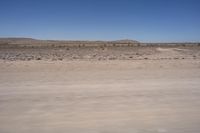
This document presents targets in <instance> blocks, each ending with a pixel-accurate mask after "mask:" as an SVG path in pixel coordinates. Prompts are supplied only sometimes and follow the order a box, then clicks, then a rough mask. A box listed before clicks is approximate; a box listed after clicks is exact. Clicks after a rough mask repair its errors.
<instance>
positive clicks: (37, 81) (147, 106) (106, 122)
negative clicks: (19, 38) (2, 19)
mask: <svg viewBox="0 0 200 133" xmlns="http://www.w3.org/2000/svg"><path fill="white" fill-rule="evenodd" d="M99 49H100V50H101V51H100V52H99V50H98V49H91V48H88V49H87V48H83V49H81V50H80V49H79V50H77V49H75V48H71V49H68V48H65V49H63V48H60V49H59V48H57V49H53V50H49V49H45V50H44V49H43V50H41V49H39V50H38V49H32V50H30V49H27V48H24V49H17V48H16V49H9V48H1V49H0V132H1V133H199V132H200V59H199V57H200V52H199V51H200V50H199V49H200V48H199V47H189V48H187V47H186V48H185V47H169V48H165V47H164V48H163V47H150V48H148V47H140V48H139V47H135V48H134V47H132V48H123V47H122V48H120V47H116V48H113V49H112V48H111V47H109V48H103V49H102V48H99ZM67 51H68V52H67ZM70 52H71V53H70Z"/></svg>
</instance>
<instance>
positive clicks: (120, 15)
mask: <svg viewBox="0 0 200 133" xmlns="http://www.w3.org/2000/svg"><path fill="white" fill-rule="evenodd" d="M0 37H32V38H37V39H62V40H121V39H135V40H138V41H144V42H149V41H150V42H154V41H156V42H167V41H168V42H169V41H170V42H173V41H200V0H0Z"/></svg>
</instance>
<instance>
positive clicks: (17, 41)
mask: <svg viewBox="0 0 200 133" xmlns="http://www.w3.org/2000/svg"><path fill="white" fill-rule="evenodd" d="M138 43H139V42H138V41H134V40H128V39H127V40H117V41H76V40H75V41H73V40H38V39H33V38H0V46H1V47H2V46H3V47H13V46H21V47H29V46H33V47H35V46H54V47H57V46H58V47H59V46H117V45H119V46H125V45H130V44H132V45H136V44H137V45H138ZM137 45H136V46H137Z"/></svg>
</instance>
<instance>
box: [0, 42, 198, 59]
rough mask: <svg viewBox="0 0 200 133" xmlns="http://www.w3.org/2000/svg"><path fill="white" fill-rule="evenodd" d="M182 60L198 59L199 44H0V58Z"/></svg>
mask: <svg viewBox="0 0 200 133" xmlns="http://www.w3.org/2000/svg"><path fill="white" fill-rule="evenodd" d="M143 59H145V60H178V59H180V60H182V59H200V47H199V46H185V47H181V46H179V47H176V46H170V47H169V46H162V47H158V46H152V47H151V46H143V47H142V46H139V47H134V46H133V47H128V46H124V47H92V46H91V47H35V48H31V47H27V48H25V47H24V48H0V60H10V61H16V60H23V61H24V60H49V61H55V60H67V61H69V60H143Z"/></svg>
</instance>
